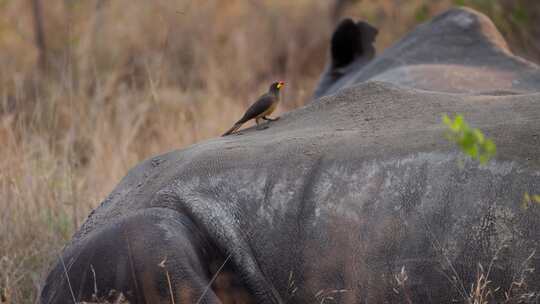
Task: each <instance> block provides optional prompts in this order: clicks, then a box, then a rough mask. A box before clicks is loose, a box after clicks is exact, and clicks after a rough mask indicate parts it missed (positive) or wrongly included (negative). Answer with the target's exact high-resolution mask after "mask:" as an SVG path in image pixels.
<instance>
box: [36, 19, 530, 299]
mask: <svg viewBox="0 0 540 304" xmlns="http://www.w3.org/2000/svg"><path fill="white" fill-rule="evenodd" d="M376 33H377V31H376V30H375V29H374V28H373V27H371V26H370V25H368V24H366V23H362V22H359V23H355V22H353V21H351V20H348V21H344V22H342V23H341V24H340V25H339V26H338V27H337V29H336V32H335V33H334V37H333V39H332V45H331V47H330V49H331V61H330V63H329V64H328V66H327V68H326V70H325V72H324V74H323V76H322V78H321V84H320V86H319V87H318V88H317V90H316V96H320V98H318V99H315V100H313V101H312V102H310V103H309V104H307V105H306V106H304V107H302V108H299V109H297V110H294V111H291V112H289V113H286V114H285V115H283V116H282V118H281V120H279V121H277V122H273V123H271V125H270V128H268V129H266V130H261V131H257V130H254V129H253V128H252V129H248V130H246V131H243V132H242V134H239V135H234V136H228V137H220V138H214V139H210V140H207V141H203V142H201V143H198V144H195V145H193V146H190V147H188V148H185V149H182V150H177V151H173V152H170V153H166V154H163V155H160V156H156V157H152V158H150V159H148V160H146V161H143V162H142V163H140V164H139V165H137V166H136V167H135V168H133V169H131V170H130V171H129V173H128V175H127V176H126V177H125V178H124V179H123V180H122V181H121V182H120V184H119V185H118V186H117V187H116V188H115V189H114V191H113V192H112V193H111V194H110V195H109V196H108V197H107V198H106V199H105V201H104V202H103V203H102V204H101V206H99V207H98V208H96V209H95V210H94V211H93V212H92V213H91V214H90V215H89V217H88V219H87V220H86V222H85V223H84V224H83V225H82V227H81V228H80V230H79V231H78V232H77V233H76V234H75V235H74V237H73V239H72V241H71V242H70V244H68V245H67V246H66V248H65V249H64V251H63V253H62V254H61V258H60V259H59V260H58V262H57V263H56V264H55V265H53V268H52V270H51V271H50V273H49V274H48V276H47V278H46V281H45V285H44V287H43V290H42V293H41V298H40V299H41V303H72V302H73V300H74V299H75V300H76V301H96V299H105V298H107V297H111V295H113V294H121V295H122V296H123V297H124V298H126V299H127V300H128V301H129V302H130V303H172V302H173V301H174V303H466V302H467V301H468V300H469V299H470V296H471V294H472V293H473V291H474V290H473V289H474V288H475V287H476V286H477V282H478V280H479V278H481V277H480V275H481V274H483V275H484V276H487V280H488V281H489V284H488V287H489V288H490V289H491V291H492V294H491V296H490V297H489V301H490V302H502V301H504V300H505V293H506V294H507V295H508V296H509V297H511V298H512V299H514V301H515V303H518V300H516V299H518V298H519V300H520V301H521V302H520V303H538V301H539V298H538V297H539V291H540V274H539V273H540V272H539V271H540V258H539V254H540V251H539V250H538V249H539V241H540V205H539V204H534V203H532V204H530V206H529V207H528V208H523V206H522V202H523V198H524V196H525V194H531V195H533V194H536V193H540V154H539V152H540V93H538V89H539V88H540V69H539V68H538V66H536V65H535V64H533V63H531V62H528V61H526V60H524V59H521V58H519V57H516V56H514V55H512V54H511V52H510V51H509V49H508V47H507V45H506V43H505V41H504V39H503V38H502V37H501V35H500V34H499V33H498V32H497V30H496V29H495V27H494V26H493V24H492V23H491V22H490V21H489V20H488V19H487V18H486V17H485V16H484V15H481V14H479V13H477V12H475V11H472V10H469V9H462V8H459V9H452V10H449V11H447V12H445V13H443V14H442V15H440V16H438V17H436V18H434V19H433V20H432V21H430V22H428V23H426V24H423V25H420V26H418V27H417V28H416V29H415V30H413V31H412V32H411V33H410V34H408V35H406V36H405V38H403V39H402V40H401V41H399V42H397V43H396V44H395V45H394V46H393V47H390V48H389V49H387V50H385V51H384V52H383V53H382V54H381V55H380V56H378V57H376V56H374V54H375V51H374V48H373V46H372V43H373V41H374V39H375V36H376ZM348 43H349V44H348ZM442 113H449V114H453V113H462V114H464V116H465V117H466V119H467V120H468V121H469V122H470V123H471V124H472V125H473V126H474V127H478V128H481V129H482V130H483V131H484V132H485V133H486V134H487V135H488V136H489V137H490V138H492V139H493V140H494V141H495V143H496V144H497V148H498V151H497V155H496V158H495V159H493V160H491V161H490V162H489V163H488V164H486V165H479V164H478V163H476V162H474V161H471V160H468V159H467V158H466V157H465V156H464V155H463V154H460V152H459V151H458V150H457V149H456V148H455V146H454V145H452V144H450V143H449V142H447V141H446V140H445V138H444V136H443V134H444V127H443V126H442V125H441V123H440V117H441V114H442ZM480 265H481V266H480ZM66 274H67V276H66ZM68 278H69V279H68ZM513 282H515V283H513ZM516 283H519V284H516ZM485 290H486V291H487V289H485Z"/></svg>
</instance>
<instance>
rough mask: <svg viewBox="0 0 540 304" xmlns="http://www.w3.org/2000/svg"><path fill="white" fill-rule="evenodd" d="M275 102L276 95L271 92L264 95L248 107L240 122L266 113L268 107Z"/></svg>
mask: <svg viewBox="0 0 540 304" xmlns="http://www.w3.org/2000/svg"><path fill="white" fill-rule="evenodd" d="M274 102H276V97H275V96H273V95H271V94H264V95H262V96H261V97H259V99H257V101H256V102H255V103H254V104H252V105H251V107H249V109H247V111H246V113H245V114H244V116H243V117H242V119H240V120H239V121H238V122H240V123H244V122H246V121H248V120H250V119H253V118H255V117H257V116H259V115H261V114H262V113H264V111H266V110H268V108H270V107H271V106H272V104H273V103H274Z"/></svg>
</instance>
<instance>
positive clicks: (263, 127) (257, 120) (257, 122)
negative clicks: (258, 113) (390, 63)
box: [255, 118, 268, 130]
mask: <svg viewBox="0 0 540 304" xmlns="http://www.w3.org/2000/svg"><path fill="white" fill-rule="evenodd" d="M260 122H261V119H260V118H255V123H256V124H257V130H264V129H268V126H266V125H261V124H260Z"/></svg>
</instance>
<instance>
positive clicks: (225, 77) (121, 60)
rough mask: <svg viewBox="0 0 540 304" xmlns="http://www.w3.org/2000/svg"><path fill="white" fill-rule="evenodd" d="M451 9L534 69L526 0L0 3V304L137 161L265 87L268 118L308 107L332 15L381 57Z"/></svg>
mask: <svg viewBox="0 0 540 304" xmlns="http://www.w3.org/2000/svg"><path fill="white" fill-rule="evenodd" d="M35 3H41V9H40V10H38V11H37V14H36V11H35V10H33V9H34V8H35V7H34V6H33V5H34V4H35ZM455 4H459V5H468V6H472V7H474V8H476V9H478V10H480V11H482V12H484V13H486V14H488V15H489V16H490V17H491V18H492V19H493V20H494V22H495V23H496V24H497V26H498V27H499V28H500V30H501V32H502V33H503V35H504V36H505V37H506V38H507V39H508V41H509V44H510V46H511V48H512V49H513V50H514V51H515V52H516V53H517V54H519V55H521V56H524V57H526V58H528V59H530V60H532V61H535V62H540V25H539V21H538V20H540V18H539V17H540V1H536V0H529V1H511V0H500V1H494V0H493V1H491V0H461V1H450V0H437V1H435V0H434V1H419V0H414V1H400V0H384V1H375V0H370V1H368V0H364V1H339V0H294V1H288V0H272V1H270V0H227V1H225V0H192V1H189V0H169V1H166V0H154V1H142V0H114V1H112V0H64V1H60V0H56V1H54V0H47V1H35V0H0V210H1V212H0V302H1V303H31V302H34V301H35V298H36V295H37V293H38V291H39V288H40V283H41V279H42V277H43V274H44V273H45V272H46V270H47V267H48V265H49V264H50V262H51V261H52V260H53V259H55V258H56V257H57V256H58V253H59V252H60V250H61V249H62V246H63V245H64V244H65V243H66V242H67V241H68V240H69V239H70V237H71V235H72V234H73V232H74V231H75V230H76V229H77V227H78V226H79V225H80V224H81V223H82V222H83V221H84V219H85V218H86V216H87V215H88V213H89V211H90V210H91V209H92V208H95V207H96V206H97V205H99V203H100V201H101V200H102V199H103V198H104V197H105V196H106V195H107V193H109V192H110V191H111V190H112V188H113V187H114V186H115V184H116V183H118V181H119V180H120V179H121V178H122V177H123V176H124V175H125V174H126V173H127V170H128V169H129V168H130V167H132V166H133V165H135V164H136V163H138V162H139V161H141V160H143V159H145V158H148V157H150V156H152V155H156V154H159V153H164V152H167V151H169V150H172V149H181V148H183V147H186V146H188V145H191V144H193V143H196V142H199V141H202V140H206V139H209V138H212V137H216V136H219V135H220V134H221V133H223V132H224V131H225V130H226V129H227V128H228V127H230V125H231V124H232V123H233V122H234V121H235V120H236V119H237V118H238V117H239V116H240V115H241V114H242V113H243V110H244V109H245V107H246V106H248V105H249V104H250V102H251V101H253V99H254V98H256V97H257V96H258V95H259V94H260V93H261V92H263V91H265V90H266V89H267V87H268V84H269V83H271V82H272V81H274V80H285V81H286V82H287V86H286V88H285V92H284V95H283V98H284V100H283V102H282V105H281V107H280V109H279V111H281V112H284V111H288V110H291V109H294V108H296V107H299V106H302V105H303V104H304V103H306V102H309V100H310V98H311V92H312V91H313V88H314V86H315V85H316V83H317V80H318V75H319V74H320V72H321V71H322V69H323V67H324V64H325V60H326V56H327V48H328V41H329V39H330V35H331V31H332V29H333V27H334V25H335V23H336V22H337V21H338V20H339V19H340V18H341V17H342V16H351V17H354V18H361V19H364V20H367V21H369V22H370V23H372V24H373V25H375V26H376V27H378V28H379V36H378V39H377V49H378V51H379V52H380V51H382V50H383V49H384V48H385V47H387V46H389V45H390V44H392V43H393V42H394V41H395V40H396V39H398V38H399V37H401V36H402V35H403V34H404V33H406V32H407V31H409V30H410V29H412V28H413V27H414V26H415V25H416V24H418V23H421V22H424V21H426V20H428V19H429V18H430V17H431V16H433V15H435V14H437V13H439V12H441V11H443V10H445V9H447V8H449V7H451V6H452V5H455ZM36 17H40V18H36ZM39 19H41V22H36V20H39ZM39 33H41V35H39ZM36 37H37V38H36Z"/></svg>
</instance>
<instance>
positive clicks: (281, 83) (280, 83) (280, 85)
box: [277, 81, 285, 89]
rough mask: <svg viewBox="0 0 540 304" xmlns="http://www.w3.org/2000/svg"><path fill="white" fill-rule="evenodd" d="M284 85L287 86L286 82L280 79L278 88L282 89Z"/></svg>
mask: <svg viewBox="0 0 540 304" xmlns="http://www.w3.org/2000/svg"><path fill="white" fill-rule="evenodd" d="M284 86H285V82H283V81H280V82H279V83H278V85H277V88H278V89H281V88H282V87H284Z"/></svg>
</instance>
